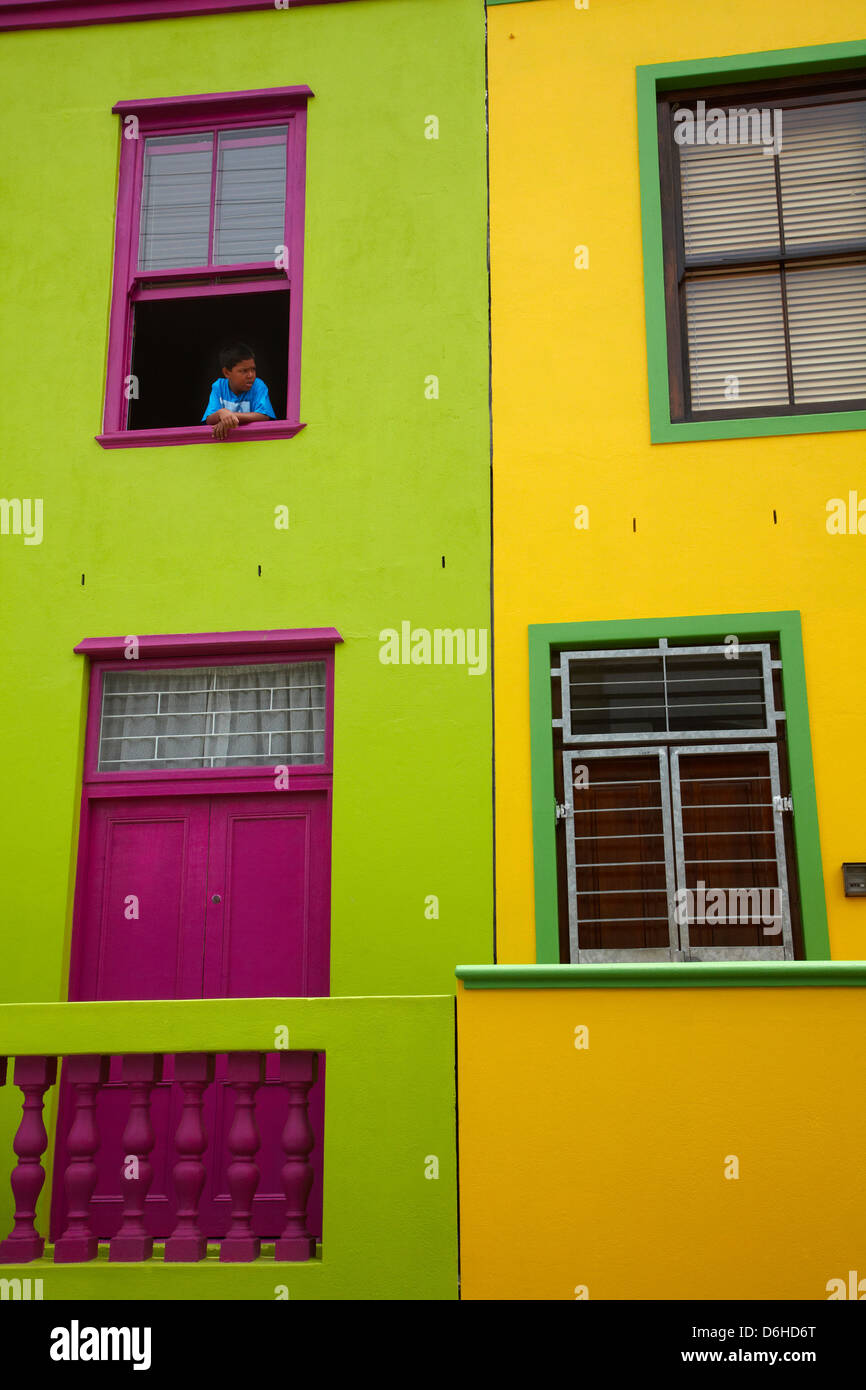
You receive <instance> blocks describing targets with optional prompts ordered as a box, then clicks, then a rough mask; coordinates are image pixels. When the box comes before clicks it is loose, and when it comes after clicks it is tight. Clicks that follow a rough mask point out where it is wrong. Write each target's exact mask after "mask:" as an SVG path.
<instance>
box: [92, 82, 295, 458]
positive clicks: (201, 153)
mask: <svg viewBox="0 0 866 1390" xmlns="http://www.w3.org/2000/svg"><path fill="white" fill-rule="evenodd" d="M310 95H312V93H311V92H310V90H309V88H307V87H302V88H297V87H295V88H277V89H274V90H269V91H258V92H240V93H234V94H232V93H223V94H221V95H218V96H205V97H180V98H174V99H172V100H168V101H142V102H119V103H118V104H117V105H116V106H115V107H114V111H115V113H116V114H117V115H118V116H119V117H120V118H121V141H120V143H121V156H120V180H119V193H118V209H117V228H116V243H115V267H114V287H113V295H112V306H111V326H110V337H109V361H108V380H107V386H106V403H105V418H104V432H103V434H102V435H100V436H98V439H99V442H100V443H101V444H103V445H104V446H105V447H108V448H112V447H113V448H116V447H128V446H130V445H136V444H179V443H198V442H208V441H210V440H211V438H212V435H211V430H210V427H209V426H206V425H202V423H201V417H202V414H203V411H204V407H205V404H206V402H207V399H208V395H209V392H210V386H211V383H212V382H213V381H214V380H216V379H218V378H219V377H220V376H221V369H220V365H219V352H220V350H221V348H223V347H225V346H228V345H230V344H231V343H233V342H238V341H240V342H243V343H246V344H249V346H250V347H251V348H252V350H253V352H254V354H255V358H256V368H257V374H258V376H259V377H260V378H261V379H262V380H263V381H264V382H265V384H266V385H267V387H268V391H269V394H270V398H271V402H272V404H273V407H274V410H275V413H276V416H277V419H276V420H275V421H264V422H257V423H254V424H251V425H247V426H245V427H244V429H243V431H237V432H235V433H236V434H237V435H238V437H240V435H241V434H242V436H243V437H244V438H256V437H259V438H261V437H264V438H275V437H285V436H289V435H292V434H295V433H297V431H298V430H299V429H301V428H302V426H301V424H300V421H299V410H300V324H301V318H300V316H301V276H302V260H303V232H304V151H305V141H306V136H305V121H306V102H307V98H308V97H309V96H310Z"/></svg>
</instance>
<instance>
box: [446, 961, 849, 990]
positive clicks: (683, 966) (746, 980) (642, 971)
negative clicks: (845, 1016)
mask: <svg viewBox="0 0 866 1390" xmlns="http://www.w3.org/2000/svg"><path fill="white" fill-rule="evenodd" d="M455 974H456V975H457V978H458V980H462V981H463V984H464V986H465V987H466V989H749V988H752V989H766V988H767V987H768V986H769V987H773V986H779V987H781V988H784V989H792V988H794V989H796V988H803V987H809V988H811V989H827V988H833V987H843V988H847V989H866V961H862V960H820V961H809V960H803V961H800V960H780V961H763V960H741V961H730V962H728V961H706V962H699V961H670V962H668V961H664V962H659V963H658V964H657V965H656V964H641V965H458V967H457V969H456V971H455Z"/></svg>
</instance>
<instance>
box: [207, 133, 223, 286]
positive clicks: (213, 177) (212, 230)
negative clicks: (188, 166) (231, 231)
mask: <svg viewBox="0 0 866 1390" xmlns="http://www.w3.org/2000/svg"><path fill="white" fill-rule="evenodd" d="M211 140H212V141H213V150H212V152H211V166H210V225H209V227H208V237H207V263H208V265H209V266H212V265H213V264H214V258H213V249H214V237H215V236H216V187H217V151H218V150H219V143H220V142H219V134H218V132H217V131H216V130H213V131H211Z"/></svg>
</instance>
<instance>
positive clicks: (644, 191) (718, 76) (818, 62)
mask: <svg viewBox="0 0 866 1390" xmlns="http://www.w3.org/2000/svg"><path fill="white" fill-rule="evenodd" d="M860 67H862V68H864V71H866V42H864V41H859V40H858V41H855V42H853V43H838V44H823V45H818V46H815V47H812V48H789V49H784V48H783V49H776V50H773V51H768V52H764V53H740V54H733V55H731V56H729V57H725V58H710V59H701V60H694V61H692V60H686V61H684V62H677V63H658V64H652V65H647V66H641V67H638V68H637V112H638V144H639V152H640V194H641V226H642V235H643V261H644V298H645V307H646V336H647V380H648V389H649V411H650V439H651V442H652V443H653V444H674V443H685V442H690V441H692V440H703V439H749V438H757V437H761V436H769V435H785V434H823V433H828V432H831V431H839V430H862V429H866V410H838V411H835V410H834V411H822V412H820V413H817V414H791V415H784V414H783V415H766V416H748V417H745V418H736V419H712V420H687V421H674V420H672V419H671V408H670V382H669V373H668V334H667V317H666V307H665V283H664V245H663V235H662V194H661V176H660V169H659V132H658V100H659V95H660V94H661V93H663V92H665V91H675V90H677V89H682V88H689V87H691V88H694V89H695V91H696V95H701V94H702V93H703V92H704V91H707V92H709V91H711V89H712V88H713V87H714V86H717V87H718V86H725V85H731V84H735V83H749V82H759V81H762V80H772V79H774V78H781V77H792V76H797V75H804V76H807V75H810V74H818V73H822V74H823V73H827V74H832V73H833V72H836V71H839V72H841V71H845V70H846V69H847V70H851V69H857V68H860Z"/></svg>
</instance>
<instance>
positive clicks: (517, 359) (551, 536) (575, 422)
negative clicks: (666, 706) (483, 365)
mask: <svg viewBox="0 0 866 1390" xmlns="http://www.w3.org/2000/svg"><path fill="white" fill-rule="evenodd" d="M862 21H863V6H862V0H828V3H826V4H822V5H814V4H812V3H807V0H787V2H786V3H782V0H773V3H768V4H764V5H756V4H755V3H754V0H725V3H724V4H723V5H722V4H720V5H701V4H687V5H683V4H682V0H590V3H589V8H588V9H585V10H583V9H576V8H575V6H574V4H573V0H532V2H531V3H517V4H502V5H495V6H490V8H489V9H488V25H489V84H490V168H491V218H492V226H491V269H492V315H493V328H492V334H493V443H494V577H495V615H496V768H497V777H496V784H497V797H496V814H497V878H498V937H497V939H498V953H497V958H498V960H499V961H502V962H524V961H533V960H534V959H535V937H534V913H533V879H532V853H531V845H532V829H531V821H530V752H529V701H528V663H527V627H528V625H529V624H531V623H540V622H580V621H588V620H605V619H614V618H631V617H634V618H653V617H666V616H677V615H689V614H703V613H736V612H765V611H776V610H785V609H799V610H800V612H801V613H802V621H803V638H804V644H805V655H806V678H807V686H808V695H809V706H810V716H811V727H812V749H813V758H814V765H815V776H816V786H817V798H818V810H819V817H820V832H821V844H822V852H823V857H824V866H825V882H826V888H827V906H828V913H829V925H830V939H831V949H832V954H833V956H834V958H836V959H860V958H862V957H863V956H864V943H866V900H863V899H861V900H859V901H858V900H856V899H848V900H846V899H845V898H844V896H843V892H842V882H841V869H840V866H841V864H842V862H843V861H844V860H858V859H864V858H866V826H864V815H863V796H864V792H863V780H862V776H861V775H860V773H859V770H858V766H857V763H856V760H854V759H852V753H851V750H852V748H853V747H854V746H857V745H861V744H862V730H863V714H864V700H866V697H864V690H866V604H864V590H866V536H831V535H829V534H828V532H827V529H826V524H825V523H826V518H827V513H826V504H827V501H828V500H829V499H830V498H834V497H842V498H844V497H847V494H848V492H849V490H851V489H859V495H860V497H861V498H864V499H866V446H864V434H863V432H860V431H853V432H849V433H843V432H837V433H825V434H804V435H793V436H791V435H789V436H779V437H775V438H757V439H743V440H721V441H717V442H701V443H677V444H661V445H659V444H657V445H651V444H650V440H649V412H648V397H647V365H646V340H645V332H644V294H643V264H642V248H641V230H640V187H639V175H638V144H637V116H636V99H635V68H636V66H638V65H643V64H651V63H662V62H673V61H677V60H684V59H700V58H709V57H718V56H724V55H727V54H736V53H745V52H754V51H758V50H768V49H782V48H791V47H805V46H811V45H818V44H828V43H842V42H847V41H851V40H855V39H862V37H863V22H862ZM577 245H586V246H587V247H588V249H589V268H588V269H586V270H577V269H575V266H574V260H575V257H574V248H575V247H576V246H577ZM578 505H585V506H588V507H589V513H590V526H589V529H588V530H576V529H575V526H574V514H575V507H577V506H578ZM774 510H775V512H776V517H777V521H776V522H775V523H774V519H773V512H774ZM633 518H634V519H635V524H636V528H637V529H636V530H633Z"/></svg>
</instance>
